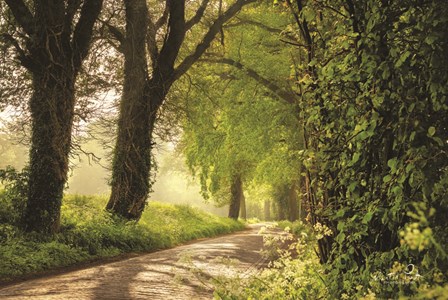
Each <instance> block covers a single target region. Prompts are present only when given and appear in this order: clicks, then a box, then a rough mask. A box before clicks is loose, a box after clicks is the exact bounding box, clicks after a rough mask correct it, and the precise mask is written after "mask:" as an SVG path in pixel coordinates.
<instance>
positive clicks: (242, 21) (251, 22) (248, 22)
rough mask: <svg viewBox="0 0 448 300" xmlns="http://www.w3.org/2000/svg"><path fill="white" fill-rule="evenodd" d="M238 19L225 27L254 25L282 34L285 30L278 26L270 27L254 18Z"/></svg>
mask: <svg viewBox="0 0 448 300" xmlns="http://www.w3.org/2000/svg"><path fill="white" fill-rule="evenodd" d="M236 19H237V20H238V22H235V23H232V24H228V25H226V26H224V27H225V28H231V27H237V26H241V25H253V26H257V27H260V28H262V29H264V30H266V31H268V32H271V33H277V34H280V33H282V32H283V30H282V29H278V28H273V27H269V26H267V25H265V24H263V23H261V22H257V21H254V20H247V19H240V18H236Z"/></svg>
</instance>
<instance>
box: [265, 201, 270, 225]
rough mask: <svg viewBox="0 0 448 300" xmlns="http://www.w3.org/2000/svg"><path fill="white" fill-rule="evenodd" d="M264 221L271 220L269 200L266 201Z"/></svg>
mask: <svg viewBox="0 0 448 300" xmlns="http://www.w3.org/2000/svg"><path fill="white" fill-rule="evenodd" d="M264 220H265V221H270V220H271V203H270V202H269V200H264Z"/></svg>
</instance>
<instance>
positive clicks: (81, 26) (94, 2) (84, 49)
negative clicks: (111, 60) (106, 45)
mask: <svg viewBox="0 0 448 300" xmlns="http://www.w3.org/2000/svg"><path fill="white" fill-rule="evenodd" d="M102 6H103V0H85V1H84V4H83V5H82V8H81V15H80V17H79V20H78V23H77V24H76V26H75V31H74V33H73V41H72V45H73V46H72V47H73V54H74V62H73V64H74V68H75V70H78V69H79V68H80V67H81V63H82V61H83V60H84V58H85V57H86V56H87V53H88V51H89V46H90V41H91V39H92V32H93V25H94V24H95V21H96V19H97V18H98V15H99V14H100V11H101V8H102Z"/></svg>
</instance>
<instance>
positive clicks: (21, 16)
mask: <svg viewBox="0 0 448 300" xmlns="http://www.w3.org/2000/svg"><path fill="white" fill-rule="evenodd" d="M5 2H6V4H7V5H8V7H9V9H11V12H12V14H13V15H14V18H15V19H16V21H17V23H19V25H20V26H21V27H22V28H23V30H24V31H25V32H26V33H27V34H28V35H32V34H33V33H34V17H33V15H32V14H31V12H30V10H29V9H28V7H27V6H26V5H25V3H24V2H23V0H5Z"/></svg>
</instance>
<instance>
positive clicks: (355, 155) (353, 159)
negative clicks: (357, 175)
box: [352, 152, 361, 165]
mask: <svg viewBox="0 0 448 300" xmlns="http://www.w3.org/2000/svg"><path fill="white" fill-rule="evenodd" d="M360 156H361V154H360V153H359V152H355V154H353V158H352V165H353V164H355V163H356V162H357V161H358V160H359V157H360Z"/></svg>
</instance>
